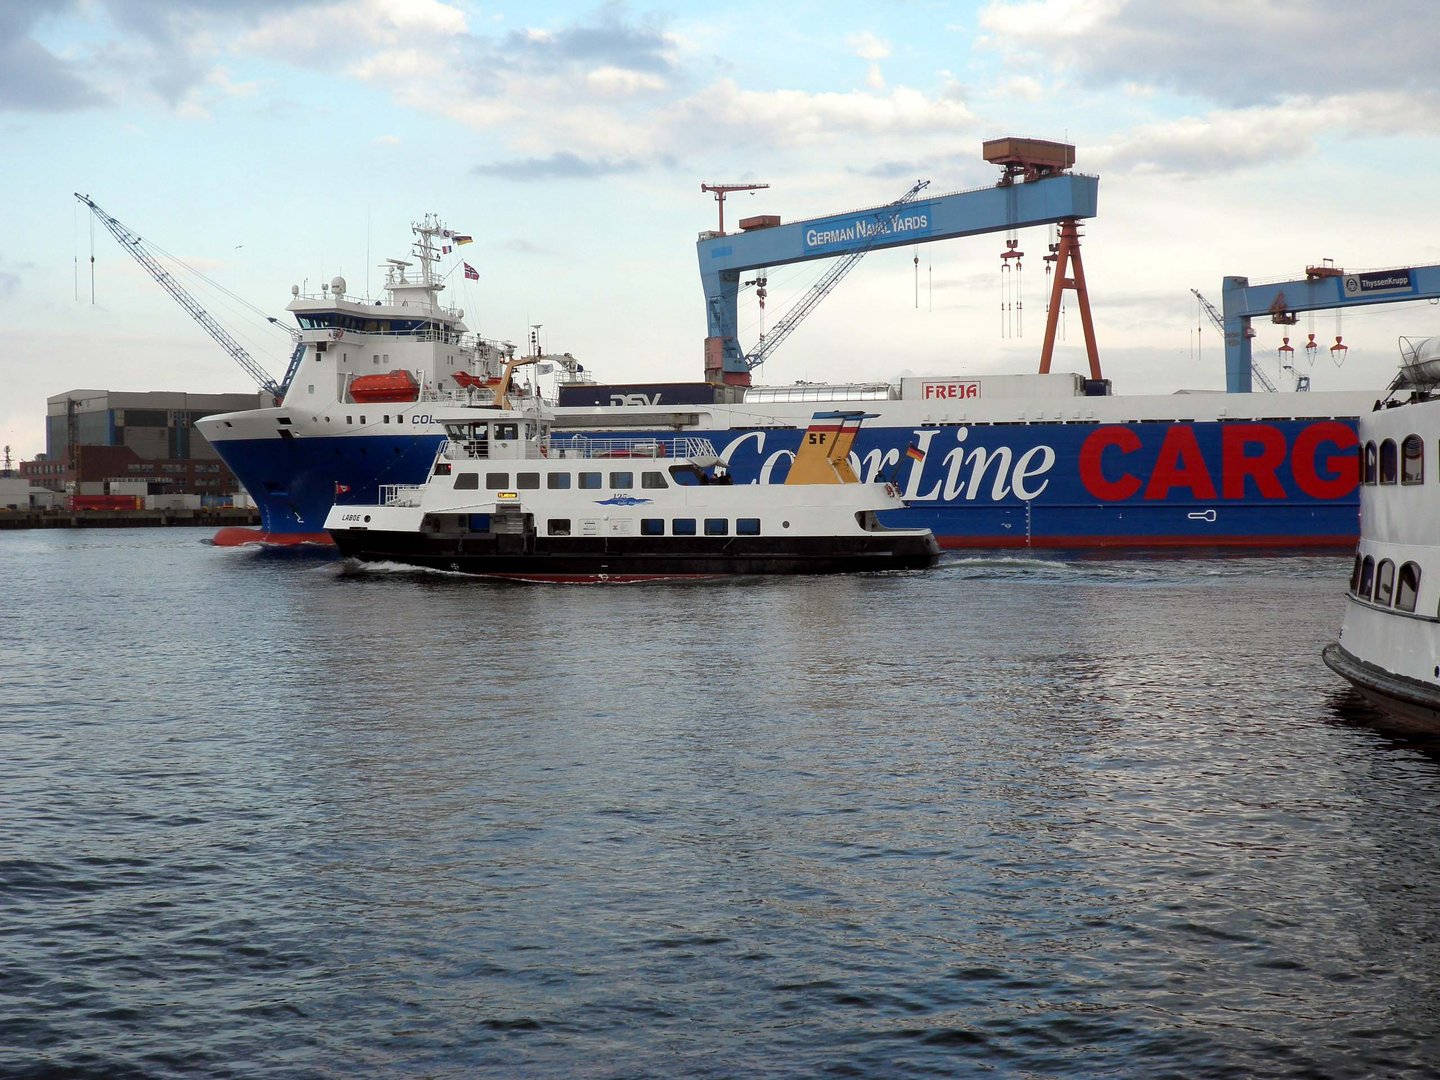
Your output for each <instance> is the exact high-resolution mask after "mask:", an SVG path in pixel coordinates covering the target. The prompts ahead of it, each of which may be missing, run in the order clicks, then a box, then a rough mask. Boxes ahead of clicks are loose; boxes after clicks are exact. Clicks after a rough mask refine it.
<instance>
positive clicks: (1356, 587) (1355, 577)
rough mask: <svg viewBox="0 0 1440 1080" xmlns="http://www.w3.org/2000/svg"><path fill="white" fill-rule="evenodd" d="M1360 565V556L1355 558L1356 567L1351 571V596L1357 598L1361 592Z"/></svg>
mask: <svg viewBox="0 0 1440 1080" xmlns="http://www.w3.org/2000/svg"><path fill="white" fill-rule="evenodd" d="M1360 564H1361V559H1360V556H1359V555H1356V556H1355V567H1354V569H1352V570H1351V571H1350V595H1351V596H1355V595H1356V594H1357V593H1359V592H1360Z"/></svg>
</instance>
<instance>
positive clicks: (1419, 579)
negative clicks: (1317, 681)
mask: <svg viewBox="0 0 1440 1080" xmlns="http://www.w3.org/2000/svg"><path fill="white" fill-rule="evenodd" d="M1402 347H1403V348H1404V350H1405V352H1406V356H1407V363H1406V365H1405V367H1404V368H1403V369H1402V374H1401V381H1402V383H1403V386H1401V387H1398V388H1397V390H1398V391H1399V392H1397V393H1396V394H1394V395H1392V396H1391V397H1389V398H1388V399H1387V400H1385V401H1384V402H1379V403H1377V404H1376V407H1375V409H1374V410H1373V411H1372V412H1370V413H1367V414H1366V415H1365V416H1363V417H1361V419H1360V425H1359V438H1360V450H1359V453H1358V455H1357V462H1358V465H1357V472H1358V473H1359V475H1360V480H1361V483H1360V515H1361V517H1360V520H1361V531H1360V541H1359V544H1358V545H1357V547H1356V551H1355V562H1354V566H1353V569H1352V571H1351V575H1350V584H1349V588H1348V590H1347V592H1346V597H1345V615H1344V619H1343V621H1342V625H1341V629H1340V638H1339V640H1338V641H1337V642H1334V643H1332V644H1331V645H1328V646H1327V647H1326V648H1325V650H1324V652H1323V654H1322V655H1323V657H1324V660H1325V663H1326V664H1327V665H1328V666H1329V667H1330V668H1331V669H1332V670H1333V671H1334V672H1336V674H1338V675H1341V676H1343V677H1344V678H1346V679H1348V680H1349V681H1350V682H1351V683H1352V684H1353V685H1354V686H1355V687H1356V688H1357V689H1358V690H1359V691H1360V693H1361V694H1362V695H1363V696H1364V697H1366V698H1367V699H1369V700H1370V701H1371V702H1372V703H1373V704H1375V705H1377V706H1379V707H1380V708H1381V709H1382V710H1384V712H1385V713H1386V714H1388V716H1389V718H1390V721H1391V722H1392V723H1393V724H1394V725H1395V726H1398V727H1403V728H1409V729H1414V730H1419V731H1424V732H1428V733H1440V338H1427V339H1424V340H1422V341H1419V342H1416V343H1413V344H1412V343H1410V342H1404V343H1403V345H1402Z"/></svg>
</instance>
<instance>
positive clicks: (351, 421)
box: [345, 416, 355, 424]
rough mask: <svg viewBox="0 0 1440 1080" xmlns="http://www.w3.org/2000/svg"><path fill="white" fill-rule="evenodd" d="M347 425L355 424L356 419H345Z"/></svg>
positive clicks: (349, 417) (351, 417)
mask: <svg viewBox="0 0 1440 1080" xmlns="http://www.w3.org/2000/svg"><path fill="white" fill-rule="evenodd" d="M345 423H347V424H353V423H355V418H354V417H353V416H347V417H345Z"/></svg>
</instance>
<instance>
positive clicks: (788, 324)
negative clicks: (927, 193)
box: [744, 180, 930, 371]
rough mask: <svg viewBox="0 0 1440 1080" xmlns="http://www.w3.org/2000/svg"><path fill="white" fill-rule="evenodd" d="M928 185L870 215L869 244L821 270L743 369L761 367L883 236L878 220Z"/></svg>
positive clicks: (916, 187)
mask: <svg viewBox="0 0 1440 1080" xmlns="http://www.w3.org/2000/svg"><path fill="white" fill-rule="evenodd" d="M929 186H930V181H929V180H918V181H916V182H915V185H914V186H913V187H911V188H910V190H909V191H907V192H905V194H904V195H901V196H900V198H898V199H896V200H895V201H894V202H893V203H890V204H889V205H888V206H884V207H882V208H881V209H879V210H877V211H876V212H875V213H874V215H873V218H874V226H873V227H872V229H871V231H870V241H871V242H870V243H868V244H864V245H863V246H861V247H858V248H856V249H855V250H854V251H852V252H850V254H848V255H845V256H843V257H841V258H839V259H836V260H835V262H834V264H833V265H832V266H831V267H830V269H829V270H827V271H825V274H824V275H823V276H822V277H821V278H820V280H819V281H817V282H816V283H815V284H814V285H812V286H811V287H810V290H809V291H808V292H806V294H805V295H804V296H802V297H801V298H800V300H799V301H798V302H797V303H796V304H795V306H794V307H793V308H791V309H790V310H789V311H787V312H786V313H785V315H784V316H782V317H781V319H780V321H779V322H777V323H776V324H775V327H774V329H773V330H771V332H770V334H769V335H768V336H766V335H765V334H761V335H760V341H759V343H758V344H757V345H756V346H755V348H754V349H753V350H752V351H750V352H749V353H747V354H746V355H745V357H744V363H745V367H746V370H748V371H754V370H755V369H756V368H757V367H759V366H760V365H761V364H763V363H764V362H765V361H766V359H767V358H768V357H769V356H770V354H771V353H773V352H774V351H775V350H776V349H778V348H779V347H780V343H781V342H783V341H784V340H785V339H786V338H787V337H789V336H790V335H791V334H792V333H794V332H795V328H796V327H797V326H799V325H800V324H801V322H803V321H804V319H805V316H807V315H809V314H810V312H812V311H814V310H815V307H816V305H817V304H819V303H820V301H821V300H824V299H825V297H827V296H829V295H830V293H831V291H832V290H833V289H834V288H835V286H836V285H839V284H840V280H841V278H843V277H844V276H845V275H846V274H848V273H849V272H850V271H851V270H853V269H854V268H855V264H856V263H858V262H859V261H860V260H861V259H863V258H864V257H865V256H866V255H867V254H868V253H869V251H870V249H871V248H872V247H874V246H875V243H876V242H878V241H879V240H880V238H881V237H882V236H884V235H885V233H884V229H883V228H881V227H879V226H880V222H881V219H882V218H883V217H884V216H885V215H887V214H889V212H890V211H891V210H894V209H895V208H896V207H897V206H903V205H905V204H906V203H908V202H912V201H913V200H914V199H915V197H916V196H917V195H919V194H920V192H922V191H924V190H925V189H926V188H927V187H929Z"/></svg>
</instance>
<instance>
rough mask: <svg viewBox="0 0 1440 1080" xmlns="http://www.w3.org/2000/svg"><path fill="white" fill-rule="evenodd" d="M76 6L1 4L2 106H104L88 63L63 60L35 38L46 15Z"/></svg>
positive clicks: (24, 0) (33, 0) (34, 1)
mask: <svg viewBox="0 0 1440 1080" xmlns="http://www.w3.org/2000/svg"><path fill="white" fill-rule="evenodd" d="M71 6H72V5H71V4H68V3H59V4H45V3H42V2H41V0H9V2H8V3H5V4H0V110H14V111H17V112H68V111H71V110H75V109H86V108H91V107H93V106H96V105H100V104H103V102H104V98H103V97H102V96H101V95H100V94H99V93H97V92H96V90H95V89H94V88H93V87H92V86H90V84H89V83H88V82H87V81H86V80H85V79H84V77H83V66H82V65H80V64H78V63H76V62H74V61H70V60H64V59H61V58H60V57H58V56H56V55H55V54H54V53H52V52H51V51H50V50H49V49H46V48H45V47H44V46H43V45H41V44H40V43H39V42H38V41H36V40H35V39H34V37H32V36H31V35H32V32H33V30H34V28H35V26H36V24H37V23H39V22H40V20H41V18H42V16H44V15H45V14H47V13H49V14H51V15H58V14H60V13H62V12H65V11H66V10H67V9H68V8H70V7H71Z"/></svg>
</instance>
